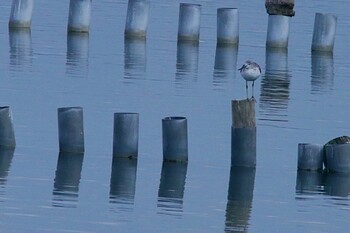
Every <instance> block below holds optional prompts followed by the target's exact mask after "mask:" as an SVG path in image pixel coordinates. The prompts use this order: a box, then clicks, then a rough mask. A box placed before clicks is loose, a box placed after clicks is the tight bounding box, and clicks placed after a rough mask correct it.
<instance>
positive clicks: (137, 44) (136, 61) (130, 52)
mask: <svg viewBox="0 0 350 233" xmlns="http://www.w3.org/2000/svg"><path fill="white" fill-rule="evenodd" d="M146 64H147V50H146V40H145V39H144V38H125V40H124V78H125V79H137V78H141V77H143V76H144V73H145V72H146Z"/></svg>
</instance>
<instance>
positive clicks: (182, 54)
mask: <svg viewBox="0 0 350 233" xmlns="http://www.w3.org/2000/svg"><path fill="white" fill-rule="evenodd" d="M198 51H199V43H198V41H178V42H177V52H176V78H175V81H176V83H178V84H180V83H182V82H184V81H188V79H189V78H190V77H191V78H194V81H196V78H197V75H198ZM186 79H187V80H186Z"/></svg>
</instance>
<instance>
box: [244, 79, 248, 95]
mask: <svg viewBox="0 0 350 233" xmlns="http://www.w3.org/2000/svg"><path fill="white" fill-rule="evenodd" d="M245 91H246V94H247V99H248V81H245Z"/></svg>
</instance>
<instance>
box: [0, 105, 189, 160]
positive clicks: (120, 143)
mask: <svg viewBox="0 0 350 233" xmlns="http://www.w3.org/2000/svg"><path fill="white" fill-rule="evenodd" d="M57 115H58V138H59V151H60V152H62V153H73V154H74V153H75V154H82V153H84V151H85V143H84V123H83V122H84V121H83V108H82V107H63V108H58V109H57ZM162 135H163V160H164V161H169V162H183V163H187V161H188V143H187V141H188V139H187V119H186V118H185V117H180V116H175V117H165V118H163V119H162ZM138 140H139V114H138V113H128V112H123V113H115V114H114V129H113V156H114V157H118V158H129V159H137V157H138ZM0 147H3V148H15V147H16V139H15V133H14V127H13V123H12V113H11V109H10V107H9V106H4V107H0Z"/></svg>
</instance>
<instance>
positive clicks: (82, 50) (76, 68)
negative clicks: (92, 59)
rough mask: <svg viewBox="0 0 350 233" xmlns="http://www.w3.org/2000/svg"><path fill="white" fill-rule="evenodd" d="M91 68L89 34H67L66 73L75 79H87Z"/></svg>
mask: <svg viewBox="0 0 350 233" xmlns="http://www.w3.org/2000/svg"><path fill="white" fill-rule="evenodd" d="M88 67H89V34H88V33H77V32H69V33H68V34H67V61H66V72H67V74H70V75H72V76H75V77H83V78H86V77H87V75H88Z"/></svg>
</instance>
